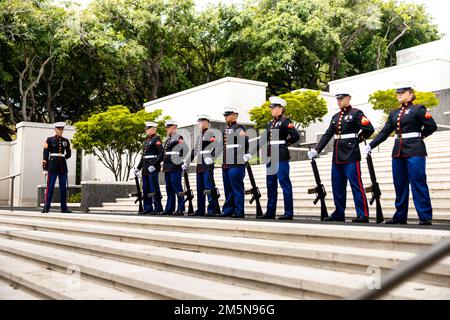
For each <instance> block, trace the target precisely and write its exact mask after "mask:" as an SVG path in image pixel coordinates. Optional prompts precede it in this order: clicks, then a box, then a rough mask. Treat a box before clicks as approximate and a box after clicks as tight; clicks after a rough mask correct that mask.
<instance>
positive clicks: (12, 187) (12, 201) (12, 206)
mask: <svg viewBox="0 0 450 320" xmlns="http://www.w3.org/2000/svg"><path fill="white" fill-rule="evenodd" d="M20 175H21V173H16V174H13V175H11V176H7V177H3V178H1V179H0V181H3V180H6V179H11V186H10V196H9V198H10V199H9V201H10V203H9V207H10V208H11V211H12V210H14V179H16V177H18V176H20Z"/></svg>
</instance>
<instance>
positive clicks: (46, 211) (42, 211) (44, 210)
mask: <svg viewBox="0 0 450 320" xmlns="http://www.w3.org/2000/svg"><path fill="white" fill-rule="evenodd" d="M49 212H50V210H48V209H45V208H44V209H42V210H41V213H49Z"/></svg>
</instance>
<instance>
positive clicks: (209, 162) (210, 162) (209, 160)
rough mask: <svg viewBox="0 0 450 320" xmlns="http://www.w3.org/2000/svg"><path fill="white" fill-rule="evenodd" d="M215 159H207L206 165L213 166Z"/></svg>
mask: <svg viewBox="0 0 450 320" xmlns="http://www.w3.org/2000/svg"><path fill="white" fill-rule="evenodd" d="M213 162H214V161H213V159H211V158H209V157H208V158H205V163H206V165H208V166H210V165H212V164H213Z"/></svg>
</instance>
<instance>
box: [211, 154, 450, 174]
mask: <svg viewBox="0 0 450 320" xmlns="http://www.w3.org/2000/svg"><path fill="white" fill-rule="evenodd" d="M449 158H450V152H449V154H448V155H445V156H433V157H428V158H427V169H428V168H436V167H440V168H441V169H442V161H445V160H448V159H449ZM331 162H332V160H331V156H326V157H320V158H318V159H317V160H316V163H317V168H318V169H319V171H326V170H328V171H329V170H330V168H331ZM373 164H374V167H375V170H380V171H381V169H384V168H386V169H389V170H391V169H392V159H391V158H390V157H389V158H382V157H380V156H379V155H378V154H376V155H374V156H373ZM290 168H291V173H298V172H309V171H311V164H310V161H292V162H290ZM215 169H216V170H219V171H220V168H218V167H217V168H215ZM252 170H253V173H254V174H255V176H256V175H258V174H261V173H263V174H264V175H265V173H266V166H265V165H252ZM361 170H362V171H363V172H364V171H367V162H366V160H365V158H364V157H362V160H361Z"/></svg>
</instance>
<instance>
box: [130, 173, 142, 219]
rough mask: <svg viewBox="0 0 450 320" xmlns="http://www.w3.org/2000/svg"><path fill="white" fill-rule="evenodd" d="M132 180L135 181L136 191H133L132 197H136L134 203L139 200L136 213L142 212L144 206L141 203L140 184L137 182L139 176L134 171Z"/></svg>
mask: <svg viewBox="0 0 450 320" xmlns="http://www.w3.org/2000/svg"><path fill="white" fill-rule="evenodd" d="M134 182H135V183H136V191H137V192H136V193H133V194H132V196H133V197H137V199H136V201H134V203H137V202H139V212H138V214H142V213H144V207H143V205H142V192H141V185H140V184H139V176H138V175H137V174H136V173H135V174H134Z"/></svg>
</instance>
